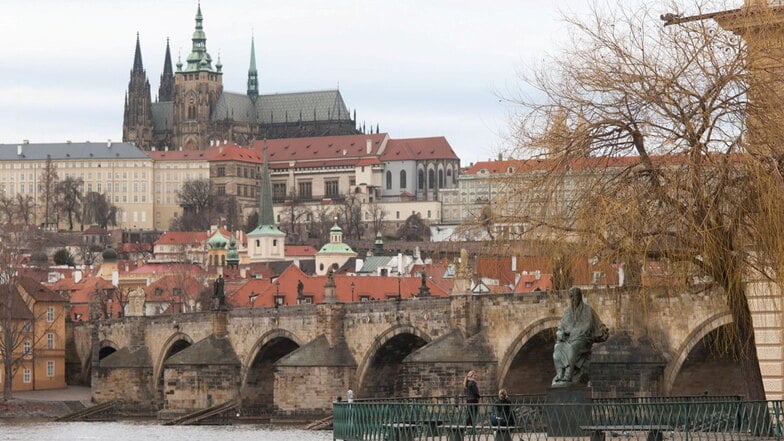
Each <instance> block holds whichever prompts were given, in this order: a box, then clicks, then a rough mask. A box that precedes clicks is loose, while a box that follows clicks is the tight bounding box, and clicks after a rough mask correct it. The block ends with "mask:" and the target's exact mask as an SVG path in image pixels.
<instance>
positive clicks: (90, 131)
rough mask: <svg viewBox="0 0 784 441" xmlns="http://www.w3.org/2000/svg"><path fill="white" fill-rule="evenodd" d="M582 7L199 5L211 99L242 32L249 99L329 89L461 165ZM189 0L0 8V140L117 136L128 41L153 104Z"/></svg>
mask: <svg viewBox="0 0 784 441" xmlns="http://www.w3.org/2000/svg"><path fill="white" fill-rule="evenodd" d="M584 3H585V2H584V1H582V0H569V1H540V0H538V1H534V0H509V1H507V0H492V1H490V2H482V1H477V0H470V1H446V0H444V1H441V0H388V1H387V0H385V1H369V0H364V1H360V0H330V1H306V0H292V1H280V0H276V1H267V0H255V1H253V0H237V1H233V0H225V1H219V0H203V1H202V2H201V7H202V13H203V15H204V31H205V33H206V36H207V50H208V51H209V53H210V54H211V55H212V57H213V60H215V59H217V58H218V56H220V59H221V62H222V63H223V72H224V77H223V85H224V90H227V91H233V92H244V91H245V90H246V80H247V70H248V63H249V57H250V39H251V35H254V36H255V41H256V60H257V67H258V69H259V76H260V89H261V93H276V92H294V91H308V90H323V89H331V88H335V87H339V89H340V91H341V93H342V95H343V98H344V100H345V102H346V104H347V105H348V107H349V109H350V110H351V111H352V112H353V111H354V109H356V111H357V119H358V121H359V122H360V124H361V123H362V122H365V123H366V124H367V125H373V126H374V127H375V125H376V124H379V125H380V128H381V131H382V132H388V133H389V134H390V136H391V137H393V138H407V137H424V136H440V135H443V136H445V137H446V138H447V140H448V141H449V142H450V144H451V145H452V146H453V148H454V149H455V151H456V152H457V154H458V156H460V158H461V159H462V161H463V164H464V165H468V164H469V163H470V162H475V161H477V160H486V159H488V158H490V157H494V156H495V154H496V152H497V151H498V150H499V148H502V147H504V146H505V143H506V140H505V139H504V137H503V136H502V135H503V134H504V133H505V132H506V131H507V130H508V127H509V119H508V113H509V111H510V104H509V103H507V102H505V101H504V100H503V99H502V98H503V97H510V96H513V95H514V94H515V93H516V92H517V91H518V90H519V88H520V82H519V79H518V72H519V71H520V70H521V69H524V68H525V66H527V65H531V64H532V63H534V62H536V61H537V59H538V58H539V59H540V58H541V54H542V52H543V51H550V50H551V48H552V42H553V41H558V40H561V41H562V40H564V39H565V35H564V34H565V30H564V27H563V25H562V24H561V22H560V21H559V19H558V18H559V15H558V8H561V9H564V8H566V9H570V10H574V9H575V8H576V9H577V10H578V11H579V10H580V9H582V8H584V6H583V5H584ZM196 6H197V2H196V1H195V0H157V1H147V0H139V1H129V0H111V1H109V0H96V1H63V0H52V1H38V0H34V1H33V0H18V1H17V0H12V1H10V2H7V1H5V2H3V4H2V7H1V8H0V9H2V15H0V35H2V37H3V38H2V43H0V60H2V62H1V63H0V66H2V70H0V75H1V76H2V77H0V78H2V81H0V143H18V142H21V140H23V139H28V140H30V142H63V141H65V140H73V141H83V140H88V139H89V140H93V141H105V140H106V139H112V140H120V139H121V138H122V118H123V100H124V93H125V91H126V89H127V87H128V80H129V72H130V69H131V67H132V64H133V50H134V45H135V42H136V33H137V32H139V34H140V39H141V48H142V57H143V61H144V67H145V69H146V70H147V76H148V78H149V80H150V85H151V90H152V93H153V99H155V95H156V93H157V90H158V83H159V78H160V74H161V71H162V68H163V57H164V50H165V44H166V38H167V37H168V38H170V40H171V49H172V57H173V58H174V62H175V63H176V59H177V56H178V54H181V55H182V58H183V59H185V58H186V57H187V55H188V54H189V53H190V48H191V40H190V38H191V35H192V33H193V28H194V16H195V13H196Z"/></svg>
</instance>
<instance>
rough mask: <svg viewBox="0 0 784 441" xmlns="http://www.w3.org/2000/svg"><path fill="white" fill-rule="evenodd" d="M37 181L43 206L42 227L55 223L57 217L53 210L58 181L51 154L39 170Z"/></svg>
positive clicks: (55, 204)
mask: <svg viewBox="0 0 784 441" xmlns="http://www.w3.org/2000/svg"><path fill="white" fill-rule="evenodd" d="M39 182H40V183H41V190H40V196H39V197H40V199H41V202H42V203H43V206H44V224H45V225H44V227H45V228H48V227H50V226H51V225H52V224H56V222H55V219H57V215H56V213H55V210H56V207H57V204H58V199H59V198H58V192H57V184H58V183H59V178H58V176H57V164H55V163H54V162H52V158H51V156H47V157H46V164H45V165H44V169H43V171H42V172H41V177H40V179H39Z"/></svg>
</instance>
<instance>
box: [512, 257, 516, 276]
mask: <svg viewBox="0 0 784 441" xmlns="http://www.w3.org/2000/svg"><path fill="white" fill-rule="evenodd" d="M512 272H513V273H516V272H517V256H512Z"/></svg>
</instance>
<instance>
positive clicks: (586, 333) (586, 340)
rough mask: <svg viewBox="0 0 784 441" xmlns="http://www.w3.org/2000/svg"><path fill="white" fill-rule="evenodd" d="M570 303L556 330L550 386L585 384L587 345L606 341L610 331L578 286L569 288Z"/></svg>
mask: <svg viewBox="0 0 784 441" xmlns="http://www.w3.org/2000/svg"><path fill="white" fill-rule="evenodd" d="M569 300H570V305H569V306H568V307H567V308H566V311H564V315H563V318H561V322H560V323H559V324H558V331H556V342H555V348H553V361H554V362H555V378H553V384H552V385H553V387H563V386H570V385H574V384H587V383H588V366H589V363H590V359H591V347H592V346H593V344H594V343H601V342H603V341H606V340H607V337H609V334H610V331H609V329H607V326H605V325H604V323H602V321H601V320H600V319H599V316H598V315H597V314H596V312H595V311H594V310H593V308H591V307H590V306H589V305H588V304H587V303H584V302H583V293H582V291H581V290H580V288H577V287H572V288H570V289H569Z"/></svg>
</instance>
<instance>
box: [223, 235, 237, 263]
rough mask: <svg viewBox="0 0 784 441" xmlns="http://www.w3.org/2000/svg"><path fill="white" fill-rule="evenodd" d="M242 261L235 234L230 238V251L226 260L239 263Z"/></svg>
mask: <svg viewBox="0 0 784 441" xmlns="http://www.w3.org/2000/svg"><path fill="white" fill-rule="evenodd" d="M239 261H240V252H239V251H237V241H236V240H234V236H231V238H230V239H229V252H228V253H226V262H228V263H238V262H239Z"/></svg>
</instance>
